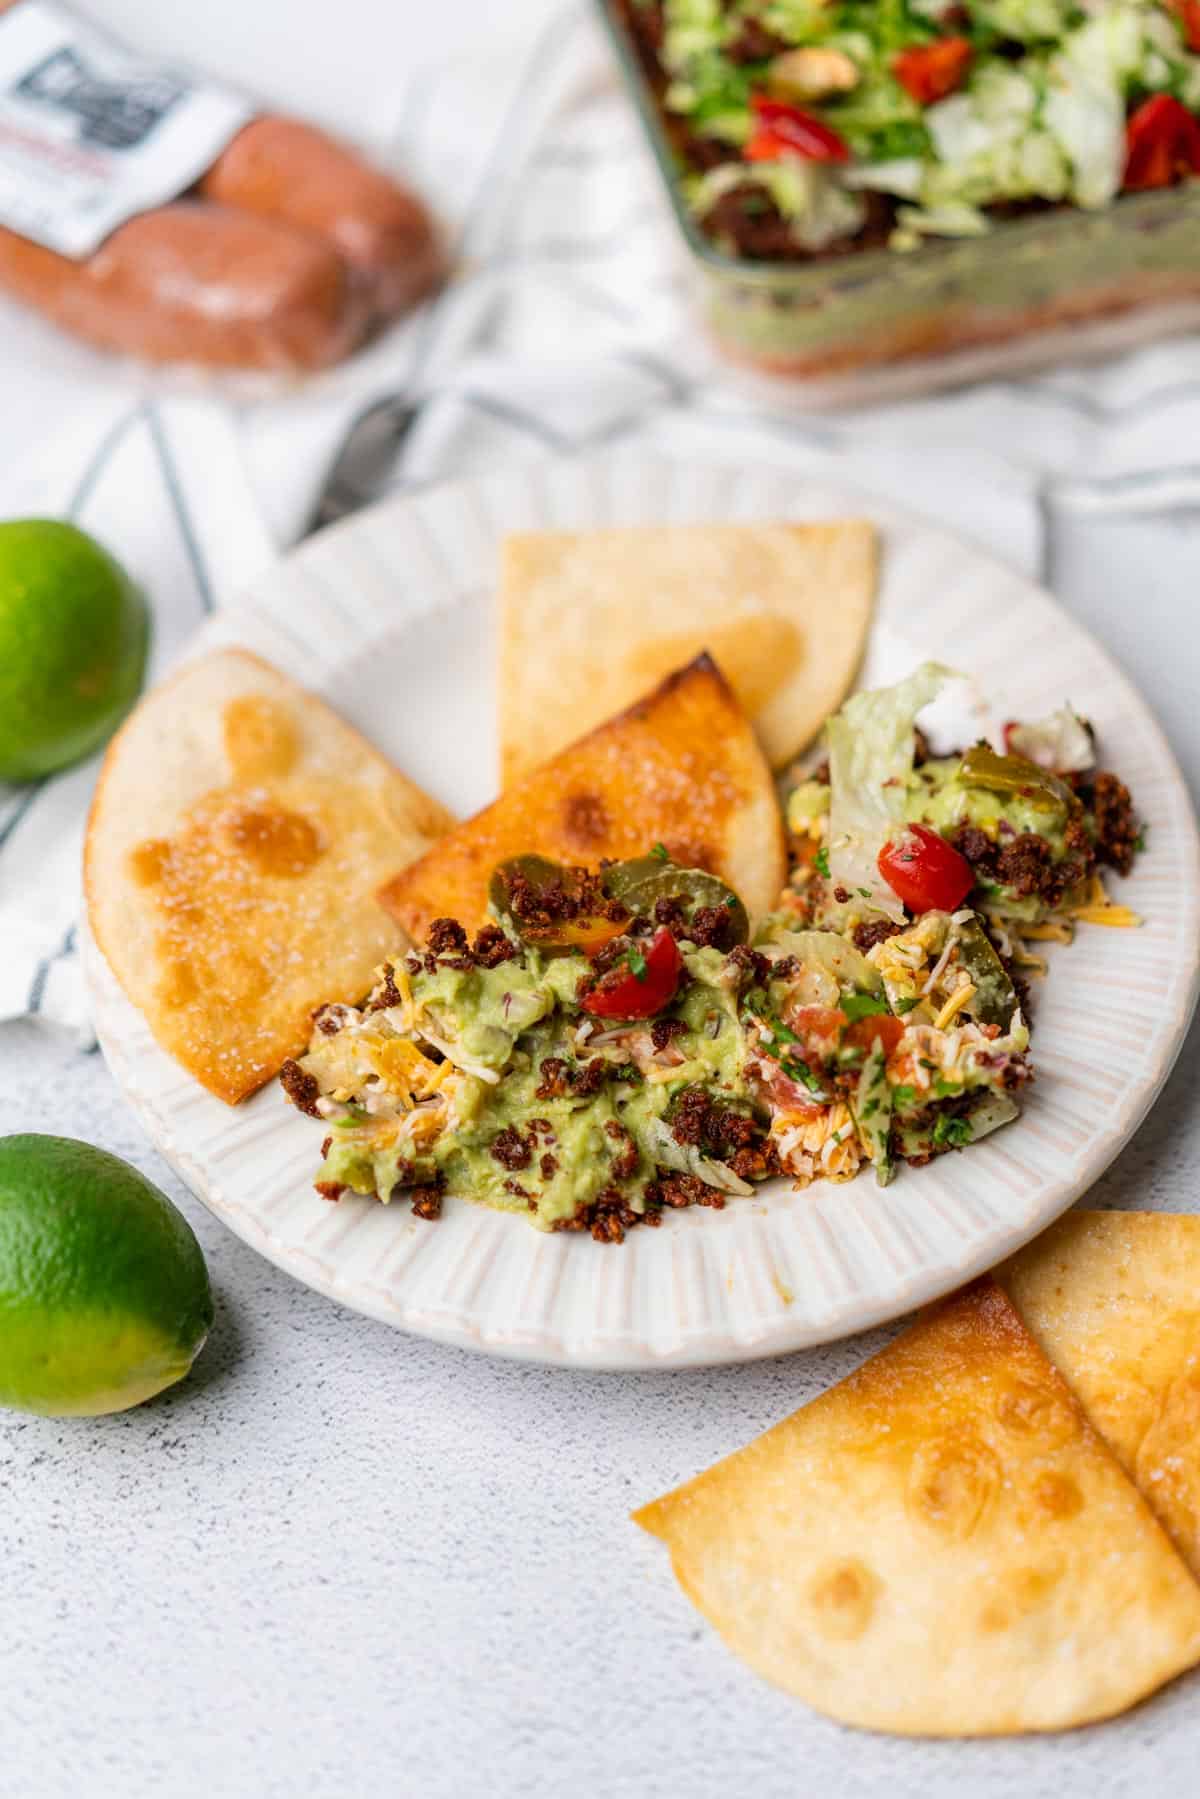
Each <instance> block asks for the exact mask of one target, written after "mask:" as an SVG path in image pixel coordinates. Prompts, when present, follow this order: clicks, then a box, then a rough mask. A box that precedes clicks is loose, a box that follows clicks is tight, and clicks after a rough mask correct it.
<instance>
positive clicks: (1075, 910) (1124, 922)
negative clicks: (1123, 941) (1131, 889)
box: [1068, 873, 1142, 930]
mask: <svg viewBox="0 0 1200 1799" xmlns="http://www.w3.org/2000/svg"><path fill="white" fill-rule="evenodd" d="M1068 911H1069V914H1070V916H1071V917H1072V918H1079V919H1082V920H1083V922H1084V924H1104V925H1113V926H1115V927H1117V928H1118V929H1119V930H1128V929H1130V928H1131V927H1133V926H1135V925H1140V924H1141V922H1142V921H1141V919H1140V918H1139V917H1138V915H1137V913H1136V912H1133V911H1131V910H1130V908H1129V907H1128V906H1118V905H1116V904H1115V903H1114V901H1112V900H1110V899H1109V897H1108V895H1107V893H1105V891H1104V883H1103V881H1102V880H1101V879H1100V876H1099V875H1098V874H1095V873H1093V875H1092V887H1091V892H1090V893H1089V894H1088V896H1087V898H1086V899H1085V900H1084V902H1083V904H1082V905H1080V906H1071V907H1069V908H1068Z"/></svg>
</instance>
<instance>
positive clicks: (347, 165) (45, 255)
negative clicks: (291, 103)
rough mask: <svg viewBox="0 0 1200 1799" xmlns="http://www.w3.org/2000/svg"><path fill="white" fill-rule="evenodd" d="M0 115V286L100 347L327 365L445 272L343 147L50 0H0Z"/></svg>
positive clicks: (409, 221)
mask: <svg viewBox="0 0 1200 1799" xmlns="http://www.w3.org/2000/svg"><path fill="white" fill-rule="evenodd" d="M0 107H3V108H5V109H6V111H5V120H4V122H5V126H6V142H8V141H11V142H12V143H13V144H14V145H15V146H16V150H15V152H14V157H15V160H14V157H10V159H9V162H10V163H11V167H10V166H8V165H7V164H6V169H5V184H4V185H3V187H0V289H3V290H5V291H7V292H8V293H9V294H11V295H13V296H14V297H15V298H17V299H19V300H21V301H24V302H25V303H26V304H27V305H30V306H32V307H34V308H36V309H37V310H38V311H40V312H41V313H42V314H44V316H45V317H46V318H48V319H49V320H51V321H52V322H53V323H54V324H55V325H57V326H59V327H61V328H62V329H63V330H66V331H69V332H72V333H73V334H74V335H75V336H77V337H80V338H82V339H84V340H85V341H86V342H88V343H90V344H92V345H94V346H96V347H97V348H100V349H103V350H110V351H116V352H119V353H122V354H126V355H132V356H136V357H140V358H142V359H144V360H146V361H150V362H155V363H182V364H189V365H196V366H201V367H210V368H220V369H254V370H267V371H271V372H273V373H281V374H294V373H304V372H308V371H312V370H317V369H323V368H326V367H328V366H329V365H330V364H332V363H334V362H337V361H339V360H340V359H341V358H342V357H344V356H346V355H348V354H349V353H350V352H351V351H352V350H354V349H355V348H356V347H357V346H358V345H359V344H361V343H362V342H363V341H364V339H365V338H367V337H368V336H369V335H370V334H371V333H372V332H374V331H376V330H378V329H380V328H381V327H382V326H383V325H385V324H387V323H388V322H389V321H391V320H393V319H394V318H396V317H397V316H398V315H399V314H400V313H402V312H404V311H405V310H406V309H407V308H408V307H410V306H412V305H413V304H415V302H416V301H417V300H419V299H420V298H422V296H423V295H425V294H426V293H427V292H429V290H430V289H431V288H432V287H433V286H434V285H435V284H436V282H437V281H438V279H439V277H440V275H441V273H442V268H443V261H442V252H441V247H440V244H439V241H438V235H437V232H436V229H435V227H434V223H433V221H432V219H431V218H430V215H429V213H428V212H427V210H426V209H425V207H424V206H423V205H422V203H421V201H420V200H419V199H418V198H417V197H416V195H415V194H413V193H412V192H411V191H410V190H409V189H407V188H406V187H404V186H403V185H402V184H401V183H399V182H397V181H395V180H393V179H392V177H391V176H389V175H387V174H385V173H384V172H383V171H382V170H380V169H377V168H375V167H373V166H372V165H371V164H370V163H368V162H367V161H365V160H364V158H363V157H362V156H361V155H359V154H358V152H357V151H355V150H353V149H351V148H350V147H349V146H348V145H346V144H343V143H341V142H339V141H338V140H337V139H335V138H333V137H330V136H329V135H328V134H327V133H326V132H323V131H320V130H318V129H316V128H315V127H314V126H310V125H306V124H302V123H301V122H299V121H297V120H292V119H287V118H280V117H276V116H273V115H269V114H264V115H260V116H257V117H255V116H254V114H253V108H252V107H251V106H250V105H249V104H247V103H246V101H245V100H244V99H243V98H242V97H241V96H239V95H237V94H234V93H232V92H231V91H230V90H226V89H223V88H220V87H217V86H216V85H214V84H208V83H203V82H202V83H192V82H190V81H189V80H188V79H187V78H186V77H180V76H177V75H174V74H172V73H168V72H164V71H162V70H160V69H158V68H157V67H156V66H154V65H147V64H144V63H142V62H140V61H139V60H137V59H135V58H132V57H130V56H127V55H126V54H125V53H123V52H122V51H120V50H118V49H115V48H114V47H113V46H112V45H111V43H110V42H109V41H108V40H107V39H104V38H102V37H101V36H99V35H98V34H96V33H95V32H94V31H93V30H92V29H91V28H90V27H89V26H88V25H87V24H86V23H85V22H83V21H80V20H77V19H76V18H75V16H74V15H72V14H70V13H68V12H67V11H66V10H65V9H64V8H62V7H61V6H59V5H58V3H57V0H0ZM177 196H179V197H177ZM147 197H149V201H150V202H153V201H158V202H159V203H157V204H156V203H148V199H147ZM97 221H99V223H97Z"/></svg>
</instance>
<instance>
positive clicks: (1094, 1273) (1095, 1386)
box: [996, 1212, 1200, 1578]
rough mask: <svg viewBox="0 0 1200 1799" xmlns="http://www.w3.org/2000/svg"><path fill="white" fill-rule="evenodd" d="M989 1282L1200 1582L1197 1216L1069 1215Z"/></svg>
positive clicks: (1199, 1256) (1199, 1271) (1199, 1268)
mask: <svg viewBox="0 0 1200 1799" xmlns="http://www.w3.org/2000/svg"><path fill="white" fill-rule="evenodd" d="M996 1278H997V1279H998V1280H999V1281H1000V1283H1001V1285H1002V1286H1003V1287H1004V1288H1005V1289H1006V1291H1007V1292H1008V1294H1009V1295H1010V1297H1011V1298H1012V1300H1013V1303H1014V1304H1015V1305H1016V1307H1017V1309H1018V1311H1019V1312H1020V1313H1021V1314H1022V1316H1023V1317H1024V1319H1025V1322H1026V1324H1028V1326H1029V1328H1030V1330H1031V1331H1032V1332H1033V1335H1034V1336H1035V1337H1036V1338H1037V1340H1038V1342H1039V1343H1040V1344H1041V1346H1042V1348H1043V1349H1044V1350H1045V1351H1046V1354H1047V1355H1048V1356H1049V1357H1050V1359H1051V1361H1052V1362H1054V1364H1055V1366H1056V1367H1057V1368H1058V1369H1059V1370H1060V1371H1061V1372H1062V1374H1063V1375H1064V1376H1065V1377H1066V1380H1067V1381H1068V1383H1069V1384H1070V1386H1072V1387H1073V1388H1074V1390H1075V1392H1076V1394H1077V1395H1078V1397H1079V1399H1080V1400H1081V1402H1082V1404H1083V1408H1084V1410H1085V1411H1086V1412H1087V1414H1088V1416H1089V1418H1090V1419H1091V1421H1092V1423H1093V1424H1094V1425H1095V1427H1096V1429H1097V1430H1098V1431H1099V1432H1100V1434H1101V1436H1102V1437H1104V1438H1105V1440H1106V1441H1107V1443H1108V1445H1109V1447H1110V1448H1111V1449H1112V1450H1113V1452H1114V1454H1115V1455H1116V1457H1117V1459H1118V1460H1119V1462H1120V1463H1121V1466H1122V1467H1123V1468H1124V1469H1125V1471H1126V1473H1127V1474H1128V1475H1129V1476H1130V1477H1131V1478H1132V1479H1133V1480H1135V1481H1136V1482H1137V1484H1138V1486H1139V1487H1140V1488H1141V1490H1142V1492H1143V1494H1144V1495H1145V1497H1146V1499H1147V1500H1148V1501H1149V1503H1150V1505H1151V1506H1152V1507H1153V1509H1154V1511H1155V1512H1157V1514H1158V1516H1159V1518H1160V1519H1161V1521H1162V1523H1163V1524H1164V1525H1165V1526H1166V1528H1167V1530H1168V1531H1169V1532H1170V1534H1171V1536H1172V1538H1173V1539H1174V1542H1175V1546H1176V1548H1177V1549H1178V1550H1179V1552H1180V1554H1181V1555H1182V1556H1183V1557H1184V1558H1185V1560H1186V1561H1187V1562H1188V1564H1189V1566H1190V1567H1191V1569H1192V1572H1193V1573H1194V1574H1195V1575H1196V1576H1197V1577H1198V1578H1200V1218H1197V1217H1187V1216H1182V1215H1180V1214H1178V1213H1171V1212H1068V1213H1067V1215H1066V1217H1065V1218H1060V1219H1059V1221H1058V1223H1057V1224H1056V1225H1053V1226H1052V1227H1051V1229H1050V1230H1048V1231H1047V1232H1046V1233H1045V1235H1044V1236H1041V1237H1039V1238H1038V1239H1037V1241H1036V1242H1034V1243H1031V1244H1030V1245H1029V1247H1028V1248H1027V1249H1024V1250H1022V1251H1021V1253H1020V1254H1019V1255H1017V1256H1014V1258H1013V1260H1012V1261H1011V1262H1009V1263H1007V1264H1006V1265H1005V1267H1003V1268H1001V1269H998V1270H997V1277H996Z"/></svg>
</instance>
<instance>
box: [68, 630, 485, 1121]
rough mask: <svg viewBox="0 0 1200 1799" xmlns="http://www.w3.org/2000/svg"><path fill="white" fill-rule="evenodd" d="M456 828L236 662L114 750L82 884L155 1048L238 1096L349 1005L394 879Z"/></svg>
mask: <svg viewBox="0 0 1200 1799" xmlns="http://www.w3.org/2000/svg"><path fill="white" fill-rule="evenodd" d="M451 823H452V820H451V819H450V817H449V815H448V814H447V813H446V812H444V811H443V809H442V808H441V807H440V806H438V805H437V804H435V802H434V801H432V800H430V799H428V798H427V797H426V796H425V795H424V794H423V793H421V792H420V791H419V790H418V789H417V788H416V787H414V786H413V784H412V782H411V781H408V780H406V779H405V777H404V776H403V775H402V774H398V773H397V771H396V770H395V769H394V768H392V767H391V765H390V764H389V763H388V762H386V761H385V760H384V758H383V757H382V756H381V755H379V754H378V753H377V752H376V751H375V750H373V749H372V748H371V746H370V745H369V744H368V743H366V742H365V741H364V739H363V738H361V737H360V736H359V735H358V733H357V732H356V731H352V730H351V729H350V727H349V725H347V724H344V723H343V721H342V720H341V719H340V718H339V717H338V716H337V714H336V713H334V712H332V711H331V710H330V708H329V707H328V706H326V705H325V704H323V702H322V701H320V700H318V699H316V698H315V697H314V696H313V695H312V694H310V693H306V692H305V691H304V690H303V689H302V688H299V687H296V686H294V685H293V684H292V682H291V681H289V680H286V679H285V677H284V676H283V675H281V674H279V673H278V672H277V671H276V670H275V669H273V668H271V667H270V666H269V665H268V664H267V663H265V662H261V661H260V660H259V659H258V657H257V656H252V655H249V654H247V653H246V652H244V651H241V650H220V651H217V652H216V653H215V654H213V655H210V656H207V657H205V658H204V659H203V660H202V661H199V662H193V663H190V664H189V665H188V666H187V667H185V668H183V669H181V670H180V672H179V673H178V674H177V675H175V676H174V678H173V679H171V680H169V681H167V682H166V683H165V684H164V685H162V686H160V687H158V688H156V689H155V690H154V691H153V692H152V693H151V694H150V695H149V696H148V698H146V699H145V700H143V701H142V703H141V705H140V706H139V707H138V708H137V710H136V711H135V712H134V713H133V715H132V716H131V717H130V718H129V720H128V721H127V723H126V724H125V725H124V727H123V728H122V730H121V731H120V732H119V733H118V735H117V736H116V737H115V738H114V739H113V742H112V744H111V745H110V746H109V751H108V755H107V756H106V758H105V761H104V766H103V769H102V770H101V774H100V780H99V784H98V786H97V788H96V797H95V799H94V801H93V803H92V812H91V818H90V820H89V822H88V832H87V844H86V848H85V852H84V879H85V886H86V891H87V903H88V918H89V921H90V923H91V927H92V930H93V933H94V934H95V937H96V941H97V942H98V943H99V945H100V947H101V949H102V950H103V951H104V954H105V955H106V956H107V958H108V961H109V964H110V966H111V967H112V970H113V972H114V974H115V975H116V976H117V979H118V980H119V981H120V983H121V985H122V986H123V987H124V989H125V991H126V993H127V994H128V995H129V997H130V999H131V1000H132V1001H133V1003H134V1005H136V1006H137V1007H139V1008H140V1010H141V1011H142V1012H143V1013H144V1014H145V1017H146V1021H147V1023H148V1024H149V1026H150V1029H151V1030H152V1031H153V1033H154V1035H155V1037H156V1038H157V1039H158V1041H159V1043H161V1044H162V1046H163V1048H164V1049H166V1050H169V1051H170V1053H171V1054H172V1055H173V1056H175V1057H176V1059H177V1060H178V1061H180V1062H182V1064H183V1066H184V1067H185V1068H186V1069H188V1071H189V1072H190V1073H191V1074H194V1075H195V1076H196V1079H197V1080H198V1081H202V1082H203V1084H204V1085H205V1086H206V1087H207V1088H208V1089H209V1090H210V1091H211V1092H213V1093H215V1094H217V1095H218V1096H219V1097H220V1098H221V1099H224V1100H228V1101H230V1102H231V1103H232V1102H233V1101H236V1100H239V1099H243V1098H244V1097H245V1096H246V1094H248V1093H252V1092H253V1091H254V1089H255V1088H256V1087H259V1086H261V1084H262V1083H263V1081H265V1080H267V1079H268V1078H269V1077H270V1076H271V1075H273V1074H277V1073H278V1071H279V1068H280V1066H281V1064H282V1063H283V1062H284V1060H285V1059H286V1058H287V1057H288V1056H291V1055H296V1054H298V1053H299V1052H300V1051H301V1050H302V1049H303V1047H304V1045H305V1044H306V1043H307V1040H308V1034H309V1029H310V1013H311V1012H312V1010H313V1008H314V1007H315V1006H317V1005H319V1004H321V1003H322V1002H323V1001H326V1000H335V999H341V1000H346V1001H355V1000H360V999H361V998H362V997H363V995H364V993H365V992H366V991H367V989H368V988H369V987H370V985H371V975H372V971H373V969H374V968H375V966H376V964H377V963H378V962H379V961H380V959H381V958H382V957H383V956H384V954H385V953H386V952H387V951H388V950H391V949H394V948H395V947H396V936H397V933H396V927H395V925H394V923H393V922H392V920H391V919H389V918H388V916H387V914H386V913H385V912H384V911H383V910H382V908H381V907H380V906H379V904H378V902H377V901H376V899H375V889H376V887H377V886H378V884H379V882H380V880H381V879H382V878H383V877H384V875H386V874H390V873H392V872H393V871H394V870H395V869H396V868H397V867H398V866H399V865H400V864H402V863H404V862H406V861H409V860H411V858H412V857H413V856H417V855H419V854H420V853H421V851H422V850H424V849H426V848H428V846H429V844H430V842H431V841H432V840H433V839H434V838H436V837H437V836H438V834H439V833H440V832H442V831H444V830H446V829H448V828H449V826H450V824H451Z"/></svg>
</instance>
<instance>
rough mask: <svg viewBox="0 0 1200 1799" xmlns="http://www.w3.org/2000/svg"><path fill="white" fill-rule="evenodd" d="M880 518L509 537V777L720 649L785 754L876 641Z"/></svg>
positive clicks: (505, 672)
mask: <svg viewBox="0 0 1200 1799" xmlns="http://www.w3.org/2000/svg"><path fill="white" fill-rule="evenodd" d="M876 555H877V552H876V537H875V529H874V527H873V526H872V525H869V524H867V523H866V522H865V521H864V520H861V519H844V520H839V521H837V522H836V523H832V524H821V525H788V524H754V525H648V526H633V527H631V528H629V529H626V530H609V531H582V532H580V531H532V532H528V533H525V534H522V535H519V536H515V537H510V538H508V539H507V540H506V542H505V545H504V556H503V575H502V583H501V597H500V696H499V705H500V773H501V780H502V783H503V785H504V786H506V787H507V786H508V785H509V783H510V782H512V781H514V780H516V779H518V778H519V777H520V776H521V775H523V774H525V773H526V772H527V771H528V770H529V769H531V768H533V767H535V766H536V765H537V764H538V763H539V762H544V761H545V760H546V759H547V758H548V757H550V756H552V755H554V754H555V753H556V752H557V751H558V750H560V749H562V747H563V745H564V744H567V743H570V742H571V740H572V739H573V738H575V737H578V735H579V733H580V732H581V731H586V730H590V729H591V727H592V726H593V725H596V724H599V723H600V721H601V720H602V719H604V718H608V717H609V716H610V715H611V714H612V713H614V712H616V711H618V710H619V709H620V708H621V707H622V706H628V705H630V704H631V703H632V701H634V700H635V699H636V698H637V697H638V695H639V694H642V693H645V691H646V689H647V688H648V687H650V686H652V685H653V683H654V682H655V681H659V680H661V679H662V678H663V676H664V675H666V674H668V673H669V672H670V670H671V669H673V668H679V667H680V666H681V664H683V663H684V662H686V661H688V660H689V658H691V657H692V656H695V655H696V654H697V653H698V652H699V651H700V650H704V649H707V650H709V651H710V652H711V654H712V655H713V656H714V657H715V658H716V661H717V663H718V665H719V666H720V667H721V669H722V670H723V671H724V673H725V675H726V677H727V679H728V680H729V682H730V684H731V686H732V687H733V690H734V692H735V693H736V694H737V696H738V699H739V700H740V701H741V703H742V706H743V707H744V709H745V711H746V712H747V713H748V714H749V716H750V719H751V721H752V722H753V724H754V726H755V728H756V730H757V732H758V736H759V741H760V742H761V744H762V746H763V748H764V749H765V751H766V753H767V757H768V759H769V760H770V762H771V763H772V765H773V766H774V767H781V766H782V765H783V764H784V763H785V762H787V761H789V760H790V758H791V757H792V756H794V755H795V754H796V752H797V751H798V750H800V749H802V748H803V747H804V745H805V744H806V743H808V742H809V741H810V740H811V739H812V738H813V737H815V736H816V734H817V732H818V731H819V730H820V728H821V726H822V725H823V724H824V722H825V720H826V718H827V717H828V716H829V714H830V713H831V712H835V711H836V710H837V708H838V706H840V704H841V702H842V700H843V699H844V698H845V696H846V693H847V692H848V690H849V687H850V683H851V681H852V680H853V679H854V672H855V670H856V669H857V667H858V664H859V661H860V659H861V657H862V652H863V647H864V644H865V642H866V636H867V627H868V625H869V623H870V618H871V607H872V602H873V600H874V597H875V578H876Z"/></svg>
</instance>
